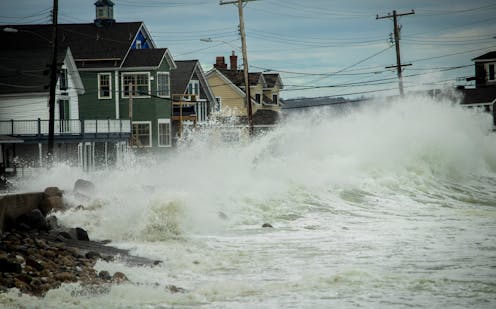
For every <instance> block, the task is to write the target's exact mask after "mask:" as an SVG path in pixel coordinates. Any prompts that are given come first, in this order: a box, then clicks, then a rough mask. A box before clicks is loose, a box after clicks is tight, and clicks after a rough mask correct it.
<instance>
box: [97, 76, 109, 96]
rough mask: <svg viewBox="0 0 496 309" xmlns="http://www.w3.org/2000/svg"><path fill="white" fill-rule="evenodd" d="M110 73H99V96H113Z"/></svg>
mask: <svg viewBox="0 0 496 309" xmlns="http://www.w3.org/2000/svg"><path fill="white" fill-rule="evenodd" d="M110 80H111V74H110V73H99V74H98V98H99V99H111V98H112V83H111V82H110Z"/></svg>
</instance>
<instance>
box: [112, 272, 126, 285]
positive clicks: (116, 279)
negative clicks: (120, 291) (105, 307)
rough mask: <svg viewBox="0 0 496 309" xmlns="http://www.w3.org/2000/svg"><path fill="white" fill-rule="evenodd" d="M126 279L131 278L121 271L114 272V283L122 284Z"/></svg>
mask: <svg viewBox="0 0 496 309" xmlns="http://www.w3.org/2000/svg"><path fill="white" fill-rule="evenodd" d="M126 281H129V279H128V278H127V277H126V275H124V274H123V273H121V272H120V271H118V272H116V273H114V275H113V276H112V282H114V283H117V284H120V283H123V282H126Z"/></svg>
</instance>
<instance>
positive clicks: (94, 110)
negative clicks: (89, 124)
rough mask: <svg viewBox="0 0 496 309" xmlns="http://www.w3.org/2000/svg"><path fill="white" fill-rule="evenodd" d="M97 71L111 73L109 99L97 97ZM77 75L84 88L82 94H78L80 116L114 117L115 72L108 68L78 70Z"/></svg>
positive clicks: (94, 117) (92, 117) (93, 117)
mask: <svg viewBox="0 0 496 309" xmlns="http://www.w3.org/2000/svg"><path fill="white" fill-rule="evenodd" d="M98 73H111V77H112V78H111V85H112V86H111V87H112V88H111V89H112V91H111V94H112V97H111V98H110V99H98ZM79 75H80V76H81V80H82V81H83V84H84V86H85V90H86V92H85V93H84V94H83V95H81V96H79V115H80V118H81V119H107V118H110V119H115V118H116V117H115V89H116V88H115V87H116V85H115V72H113V71H109V70H102V71H98V72H96V71H81V70H79ZM126 118H128V117H126Z"/></svg>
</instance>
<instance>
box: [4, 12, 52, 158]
mask: <svg viewBox="0 0 496 309" xmlns="http://www.w3.org/2000/svg"><path fill="white" fill-rule="evenodd" d="M54 10H55V11H56V8H55V9H54ZM3 31H4V32H9V33H18V32H26V33H29V34H32V35H35V36H37V37H39V38H41V39H43V40H45V41H47V42H49V43H50V45H52V46H51V47H52V59H51V64H50V91H49V95H48V146H47V154H48V165H49V166H50V165H51V164H52V159H53V144H54V137H55V90H56V89H55V88H56V86H57V48H58V44H57V19H56V14H54V27H53V35H52V36H53V40H52V41H51V40H49V39H47V38H45V37H44V36H42V35H40V34H38V33H36V32H34V31H30V30H25V29H20V30H19V29H16V28H11V27H5V28H3Z"/></svg>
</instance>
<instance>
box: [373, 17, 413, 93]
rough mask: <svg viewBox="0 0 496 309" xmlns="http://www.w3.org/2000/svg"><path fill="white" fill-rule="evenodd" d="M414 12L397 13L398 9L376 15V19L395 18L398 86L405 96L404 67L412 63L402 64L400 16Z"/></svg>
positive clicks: (394, 30) (394, 31)
mask: <svg viewBox="0 0 496 309" xmlns="http://www.w3.org/2000/svg"><path fill="white" fill-rule="evenodd" d="M412 14H415V11H414V10H412V11H411V12H408V13H400V14H398V13H396V10H394V11H393V14H391V13H388V14H387V15H385V16H381V17H379V15H377V16H376V18H375V19H384V18H393V23H394V29H393V33H394V45H395V47H396V71H397V73H398V87H399V89H400V95H401V96H403V95H404V91H403V76H402V73H401V71H402V67H404V66H408V65H412V64H411V63H409V64H401V55H400V30H401V29H400V28H399V26H398V17H399V16H405V15H412ZM386 68H387V69H389V68H394V66H390V67H386Z"/></svg>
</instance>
